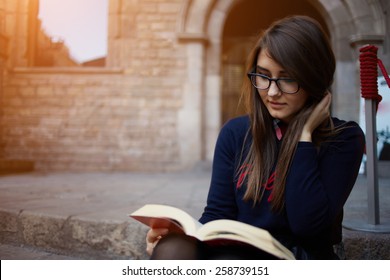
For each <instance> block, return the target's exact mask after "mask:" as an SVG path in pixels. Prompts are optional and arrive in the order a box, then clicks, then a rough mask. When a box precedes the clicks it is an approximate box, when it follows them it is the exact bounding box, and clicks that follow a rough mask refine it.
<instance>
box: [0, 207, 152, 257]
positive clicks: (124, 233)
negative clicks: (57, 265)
mask: <svg viewBox="0 0 390 280" xmlns="http://www.w3.org/2000/svg"><path fill="white" fill-rule="evenodd" d="M146 230H147V228H146V227H145V226H143V225H140V224H139V223H138V222H135V221H134V222H133V221H129V222H122V223H115V222H96V221H88V220H79V219H74V218H72V217H68V218H66V219H64V218H62V217H53V216H45V215H36V214H34V213H27V212H21V213H11V212H7V211H4V210H0V243H4V244H19V245H20V244H23V245H28V246H32V247H36V248H40V249H43V250H48V251H51V252H56V253H61V254H63V255H71V256H78V257H80V258H81V259H85V258H86V259H146V258H147V255H146V253H145V244H144V242H143V241H144V238H141V236H145V234H146Z"/></svg>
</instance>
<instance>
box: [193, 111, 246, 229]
mask: <svg viewBox="0 0 390 280" xmlns="http://www.w3.org/2000/svg"><path fill="white" fill-rule="evenodd" d="M243 120H245V119H242V118H238V119H234V120H231V121H229V122H228V123H227V124H226V125H224V126H223V127H222V129H221V131H220V133H219V136H218V139H217V142H216V146H215V151H214V159H213V170H212V175H211V182H210V189H209V194H208V198H207V206H206V207H205V210H204V212H203V215H202V217H201V218H200V220H199V221H200V222H201V223H207V222H209V221H212V220H217V219H233V220H235V219H237V211H238V210H237V204H236V197H235V191H234V174H235V159H236V156H237V151H240V148H239V147H241V145H242V142H241V143H240V139H239V138H240V137H239V136H238V135H239V134H240V132H241V134H242V133H244V132H243V131H244V129H245V127H246V126H247V124H246V122H245V121H243Z"/></svg>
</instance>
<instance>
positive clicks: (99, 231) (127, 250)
mask: <svg viewBox="0 0 390 280" xmlns="http://www.w3.org/2000/svg"><path fill="white" fill-rule="evenodd" d="M146 230H147V228H146V227H145V226H143V225H141V224H140V223H138V222H136V221H132V220H129V221H128V222H122V223H115V222H112V221H111V222H110V221H100V222H96V221H88V220H80V219H74V218H72V217H68V218H66V219H64V218H61V217H53V216H52V217H49V216H45V215H36V214H33V213H27V212H23V211H21V212H20V213H11V212H7V211H4V210H0V243H2V244H16V245H18V246H31V247H33V248H39V249H41V250H46V251H49V252H55V253H57V254H63V255H64V256H73V257H78V258H80V259H147V258H148V256H147V255H146V253H145V244H144V240H145V234H146ZM343 234H344V246H345V251H346V258H347V259H350V260H379V259H385V260H388V259H390V235H389V234H378V233H370V232H360V231H351V230H346V229H344V231H343Z"/></svg>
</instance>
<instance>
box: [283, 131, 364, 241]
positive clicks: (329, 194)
mask: <svg viewBox="0 0 390 280" xmlns="http://www.w3.org/2000/svg"><path fill="white" fill-rule="evenodd" d="M363 150H364V135H363V132H362V130H361V129H360V127H359V126H358V125H357V124H356V123H348V124H347V125H346V126H345V128H344V129H343V130H342V131H341V132H340V134H339V135H338V136H337V137H336V139H335V140H333V141H332V142H330V143H327V145H326V148H325V150H322V149H321V150H320V152H319V153H318V151H317V148H316V147H315V146H314V145H313V144H312V143H311V142H300V143H298V146H297V150H296V153H295V155H294V158H293V161H292V164H291V168H290V171H289V175H288V177H287V182H286V192H285V196H286V211H287V218H288V222H289V224H290V227H291V230H292V231H293V232H294V233H295V234H296V235H300V236H311V235H315V234H317V233H318V232H320V231H321V230H323V229H324V228H326V227H329V226H330V225H331V224H332V223H333V222H334V220H335V219H336V217H337V215H338V214H339V213H340V212H341V211H342V208H343V206H344V204H345V202H346V200H347V198H348V196H349V194H350V192H351V190H352V188H353V186H354V184H355V181H356V178H357V175H358V172H359V167H360V163H361V160H362V156H363Z"/></svg>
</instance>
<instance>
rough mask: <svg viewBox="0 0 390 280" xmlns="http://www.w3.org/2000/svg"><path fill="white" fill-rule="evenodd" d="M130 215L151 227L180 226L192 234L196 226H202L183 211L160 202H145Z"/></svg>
mask: <svg viewBox="0 0 390 280" xmlns="http://www.w3.org/2000/svg"><path fill="white" fill-rule="evenodd" d="M130 216H131V217H132V218H134V219H136V220H138V221H140V222H142V223H144V224H146V225H148V226H149V227H152V228H169V229H175V228H176V229H177V228H178V227H180V228H182V231H184V232H185V233H187V234H188V235H194V234H195V232H196V230H197V228H199V227H200V226H202V224H201V223H199V222H198V221H197V220H195V219H194V218H193V217H191V216H190V215H189V214H187V213H186V212H185V211H183V210H180V209H178V208H176V207H172V206H167V205H161V204H146V205H145V206H143V207H141V208H140V209H138V210H137V211H135V212H133V213H131V214H130ZM171 227H172V228H171ZM175 231H176V230H175Z"/></svg>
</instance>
